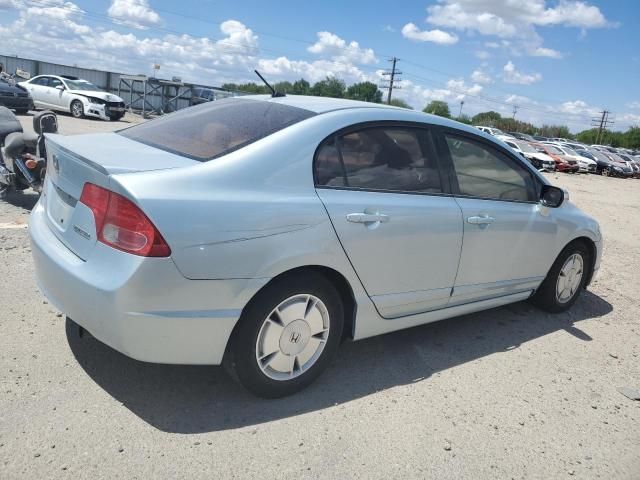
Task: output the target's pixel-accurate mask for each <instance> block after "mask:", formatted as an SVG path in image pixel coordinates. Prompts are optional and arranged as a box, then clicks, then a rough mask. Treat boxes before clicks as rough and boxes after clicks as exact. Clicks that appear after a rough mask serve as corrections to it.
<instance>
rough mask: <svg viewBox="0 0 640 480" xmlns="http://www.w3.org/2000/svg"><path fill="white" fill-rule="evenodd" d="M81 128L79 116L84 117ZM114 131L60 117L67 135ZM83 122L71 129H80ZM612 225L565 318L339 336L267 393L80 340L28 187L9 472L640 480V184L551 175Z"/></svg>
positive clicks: (1, 369) (3, 256)
mask: <svg viewBox="0 0 640 480" xmlns="http://www.w3.org/2000/svg"><path fill="white" fill-rule="evenodd" d="M76 122H77V125H76ZM85 124H88V125H89V126H90V127H91V128H93V126H95V125H98V127H97V128H104V127H105V126H108V127H111V126H113V125H114V124H104V123H102V122H100V123H98V122H93V121H91V122H78V121H76V120H74V119H71V118H69V117H63V118H62V121H61V130H62V131H63V132H65V133H73V132H75V131H78V130H82V129H84V128H87V127H86V125H85ZM76 127H77V128H76ZM551 178H552V180H553V181H554V182H555V183H556V184H558V185H560V186H564V187H566V188H568V189H569V190H570V192H571V198H572V200H573V201H574V202H575V203H576V204H578V205H579V206H580V207H581V208H583V209H584V210H585V211H587V212H588V213H590V214H592V215H594V216H595V217H596V218H597V219H598V220H599V221H600V222H601V226H602V231H603V234H604V236H605V251H604V257H603V262H602V268H601V270H600V273H599V275H598V277H597V279H596V281H595V282H594V284H593V285H592V287H591V288H590V290H589V291H588V292H586V293H585V294H584V295H583V296H582V297H581V298H580V299H579V301H578V302H577V303H576V305H575V306H574V308H573V309H572V310H571V311H570V312H568V313H566V314H561V315H548V314H546V313H542V312H540V311H538V310H536V309H534V308H533V307H531V306H530V305H529V304H528V303H519V304H516V305H512V306H509V307H505V308H499V309H495V310H491V311H487V312H482V313H479V314H474V315H468V316H465V317H461V318H457V319H452V320H449V321H444V322H440V323H436V324H431V325H427V326H423V327H418V328H414V329H411V330H407V331H403V332H398V333H395V334H391V335H387V336H383V337H379V338H374V339H370V340H365V341H362V342H357V343H351V344H345V345H343V346H342V348H341V350H340V352H339V355H338V357H337V359H336V360H335V362H334V364H333V365H332V367H331V368H330V369H329V371H327V372H326V373H325V375H324V376H323V377H321V379H320V380H319V381H318V382H317V383H316V384H314V385H313V386H312V387H311V388H309V389H307V390H306V391H304V392H302V393H300V394H298V395H296V396H294V397H290V398H286V399H282V400H275V401H265V400H258V399H256V398H253V397H251V396H250V395H248V394H247V393H245V392H244V391H243V390H242V389H241V388H240V387H238V386H237V385H236V384H234V383H233V382H232V381H231V380H229V379H228V378H227V376H226V375H225V374H224V373H223V371H222V370H221V369H218V368H209V367H186V366H185V367H182V366H165V365H151V364H145V363H141V362H137V361H134V360H130V359H128V358H126V357H124V356H122V355H120V354H118V353H116V352H115V351H113V350H111V349H110V348H108V347H106V346H104V345H102V344H100V343H98V342H97V341H95V340H93V339H92V338H91V337H85V338H83V339H79V338H77V337H76V336H75V335H74V332H73V331H72V330H71V329H70V328H69V327H68V326H66V325H65V320H64V318H63V317H62V316H61V315H60V314H59V313H58V312H56V311H55V310H54V309H53V308H52V307H51V306H50V305H49V304H47V302H46V301H45V299H44V298H43V296H42V295H41V294H40V293H39V292H38V291H37V289H36V287H35V282H34V278H33V266H32V262H31V255H30V250H29V244H28V240H27V230H26V229H25V228H23V226H24V223H25V222H26V221H27V216H28V213H29V209H30V208H31V207H32V206H33V204H34V202H35V197H34V196H33V195H31V194H25V195H20V196H14V197H12V198H11V203H1V204H0V278H2V279H3V281H2V288H1V289H0V305H1V306H2V308H1V310H0V312H1V313H0V338H1V339H2V340H1V342H2V343H1V344H0V345H1V347H0V478H3V479H5V478H6V479H14V478H34V479H43V478H127V479H129V478H145V479H146V478H188V479H194V478H206V479H211V478H254V477H258V476H259V477H261V478H291V479H298V478H362V479H375V478H380V479H388V478H438V479H448V478H451V479H461V478H469V479H474V480H476V479H484V478H487V479H497V478H500V479H502V478H516V479H519V478H545V479H548V478H553V479H558V478H602V479H613V478H615V479H638V478H640V402H637V401H636V402H634V401H632V400H629V399H628V398H626V397H624V396H623V395H621V394H620V393H618V392H617V391H616V388H617V387H620V386H629V387H634V388H636V389H638V388H640V366H639V360H640V359H639V358H638V356H639V355H640V347H639V345H640V300H639V298H640V297H639V294H638V291H639V290H638V285H639V284H640V273H639V272H640V212H639V208H640V180H617V179H611V178H603V177H596V176H574V175H564V174H558V175H551Z"/></svg>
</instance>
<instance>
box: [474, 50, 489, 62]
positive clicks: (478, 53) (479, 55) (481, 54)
mask: <svg viewBox="0 0 640 480" xmlns="http://www.w3.org/2000/svg"><path fill="white" fill-rule="evenodd" d="M475 56H476V58H479V59H480V60H486V59H488V58H490V57H491V54H490V53H489V52H487V51H486V50H476V52H475Z"/></svg>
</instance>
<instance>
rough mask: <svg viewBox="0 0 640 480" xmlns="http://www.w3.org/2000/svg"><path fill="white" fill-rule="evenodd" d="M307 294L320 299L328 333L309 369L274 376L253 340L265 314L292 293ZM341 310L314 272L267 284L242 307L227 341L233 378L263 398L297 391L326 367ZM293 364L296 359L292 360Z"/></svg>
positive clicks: (336, 343) (335, 342)
mask: <svg viewBox="0 0 640 480" xmlns="http://www.w3.org/2000/svg"><path fill="white" fill-rule="evenodd" d="M301 294H308V295H314V296H315V297H317V298H318V299H320V300H321V301H322V302H323V303H324V305H325V307H326V310H327V313H328V318H329V335H328V338H327V339H326V343H325V345H324V349H323V350H322V351H321V353H320V354H319V356H318V357H317V359H316V360H315V363H313V364H312V365H311V366H310V367H309V368H308V370H306V371H305V372H303V373H301V374H299V376H296V377H294V378H291V379H286V380H275V379H272V378H270V377H269V376H267V375H266V374H265V373H264V372H263V371H262V370H261V368H260V366H259V365H258V360H257V358H256V356H257V355H256V344H257V341H258V335H259V333H260V329H261V328H262V325H263V323H265V322H266V321H267V317H268V316H269V315H270V314H271V312H272V311H273V310H274V309H275V307H276V306H279V305H280V304H281V303H282V302H283V301H285V300H286V299H289V298H290V297H293V296H295V295H301ZM343 317H344V310H343V305H342V300H341V297H340V294H339V293H338V292H337V291H336V289H335V287H334V286H333V285H332V284H331V282H330V281H329V280H327V279H326V277H324V276H323V275H321V274H319V273H316V272H301V273H294V274H291V275H289V276H286V277H283V278H282V279H281V280H276V281H275V282H274V283H272V284H270V285H267V286H266V287H265V288H264V289H263V290H262V291H260V292H259V293H258V294H257V296H256V297H255V298H254V299H252V300H251V302H249V304H248V305H247V306H246V307H245V309H244V311H243V313H242V316H241V318H240V321H239V324H238V326H237V328H236V330H235V331H234V334H233V337H232V338H231V341H230V349H229V351H228V353H227V356H226V358H225V364H226V367H227V368H232V369H233V371H234V372H235V375H232V376H233V377H235V379H237V380H239V382H240V383H241V384H242V385H243V386H244V387H245V388H246V389H247V390H249V391H250V392H252V393H253V394H255V395H257V396H259V397H264V398H279V397H284V396H287V395H291V394H293V393H296V392H298V391H300V390H302V389H304V388H305V387H307V386H308V385H309V384H311V383H312V382H313V381H314V380H315V379H316V378H318V376H320V374H321V373H322V372H323V371H324V370H325V369H326V368H327V366H328V365H329V362H330V361H331V359H332V357H333V356H334V355H335V353H336V351H337V349H338V346H339V344H340V340H341V338H342V328H343V324H344V318H343ZM294 365H295V363H294Z"/></svg>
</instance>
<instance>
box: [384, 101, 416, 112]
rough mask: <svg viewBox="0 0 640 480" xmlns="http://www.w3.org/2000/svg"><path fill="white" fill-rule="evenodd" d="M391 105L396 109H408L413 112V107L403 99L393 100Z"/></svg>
mask: <svg viewBox="0 0 640 480" xmlns="http://www.w3.org/2000/svg"><path fill="white" fill-rule="evenodd" d="M389 105H393V106H394V107H400V108H407V109H409V110H413V107H412V106H411V105H409V104H408V103H407V102H405V101H404V100H402V99H401V98H392V99H391V103H390V104H389Z"/></svg>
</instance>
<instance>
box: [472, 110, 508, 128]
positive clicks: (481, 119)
mask: <svg viewBox="0 0 640 480" xmlns="http://www.w3.org/2000/svg"><path fill="white" fill-rule="evenodd" d="M500 120H502V115H500V114H499V113H498V112H494V111H493V110H491V111H489V112H480V113H478V114H476V115H474V116H473V117H472V118H471V122H472V123H473V124H474V125H480V126H483V127H495V126H496V124H497V123H498V122H499V121H500Z"/></svg>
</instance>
